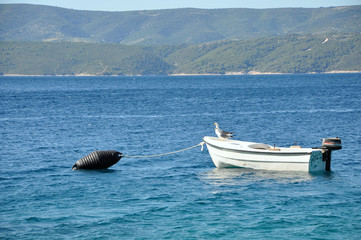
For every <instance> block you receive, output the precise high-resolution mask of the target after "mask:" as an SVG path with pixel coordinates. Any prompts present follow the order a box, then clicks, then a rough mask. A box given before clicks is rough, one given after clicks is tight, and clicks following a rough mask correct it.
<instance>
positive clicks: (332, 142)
mask: <svg viewBox="0 0 361 240" xmlns="http://www.w3.org/2000/svg"><path fill="white" fill-rule="evenodd" d="M322 149H323V151H322V161H325V162H326V167H325V170H326V171H330V170H331V153H332V151H333V150H340V149H342V144H341V138H338V137H335V138H324V139H322Z"/></svg>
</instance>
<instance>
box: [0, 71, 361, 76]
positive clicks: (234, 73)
mask: <svg viewBox="0 0 361 240" xmlns="http://www.w3.org/2000/svg"><path fill="white" fill-rule="evenodd" d="M342 73H361V71H343V70H334V71H328V72H308V73H281V72H258V71H250V72H226V73H225V74H219V73H218V74H217V73H172V74H168V75H100V74H88V73H80V74H74V75H72V74H65V75H41V74H29V75H27V74H3V75H0V77H140V76H242V75H284V74H342Z"/></svg>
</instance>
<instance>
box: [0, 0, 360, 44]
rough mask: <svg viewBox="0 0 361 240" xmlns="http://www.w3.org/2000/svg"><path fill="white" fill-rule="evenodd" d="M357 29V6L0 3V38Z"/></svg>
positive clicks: (251, 35) (162, 38) (181, 37)
mask: <svg viewBox="0 0 361 240" xmlns="http://www.w3.org/2000/svg"><path fill="white" fill-rule="evenodd" d="M360 31H361V6H349V7H330V8H312V9H306V8H282V9H191V8H189V9H170V10H152V11H127V12H99V11H78V10H71V9H64V8H58V7H49V6H40V5H28V4H0V41H31V42H42V41H50V42H54V41H55V42H61V41H69V42H93V43H105V42H107V43H121V44H127V45H134V44H142V45H154V44H155V45H167V44H182V43H186V44H199V43H205V42H214V41H219V40H232V39H233V40H234V39H239V40H246V39H256V38H262V37H272V36H282V35H289V34H325V33H330V32H333V33H350V32H360Z"/></svg>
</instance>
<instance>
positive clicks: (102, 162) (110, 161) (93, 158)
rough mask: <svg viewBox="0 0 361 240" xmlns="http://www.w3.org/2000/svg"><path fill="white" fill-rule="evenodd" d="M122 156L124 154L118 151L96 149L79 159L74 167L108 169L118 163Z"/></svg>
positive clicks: (76, 168) (74, 168) (75, 168)
mask: <svg viewBox="0 0 361 240" xmlns="http://www.w3.org/2000/svg"><path fill="white" fill-rule="evenodd" d="M122 157H123V154H121V153H120V152H117V151H94V152H92V153H90V154H88V155H86V156H85V157H82V158H81V159H79V160H78V161H77V162H76V163H75V164H74V166H73V168H72V169H73V170H78V169H106V168H108V167H111V166H113V165H114V164H116V163H117V162H118V161H119V160H120V159H121V158H122Z"/></svg>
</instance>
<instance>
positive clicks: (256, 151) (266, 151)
mask: <svg viewBox="0 0 361 240" xmlns="http://www.w3.org/2000/svg"><path fill="white" fill-rule="evenodd" d="M205 138H206V137H204V138H203V141H204V142H205V143H206V144H207V145H210V146H212V147H214V148H217V149H220V150H224V151H230V152H234V153H239V152H245V153H250V154H258V155H260V154H262V155H270V154H272V155H288V156H291V155H309V154H312V153H313V152H316V151H321V149H311V148H310V150H308V149H306V148H303V150H302V151H297V150H299V149H294V150H292V151H282V150H281V151H273V150H269V149H251V148H250V149H234V148H226V147H221V146H217V145H215V144H213V143H209V142H208V141H206V140H205ZM232 141H237V140H232ZM239 142H241V141H239ZM281 149H282V148H281Z"/></svg>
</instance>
